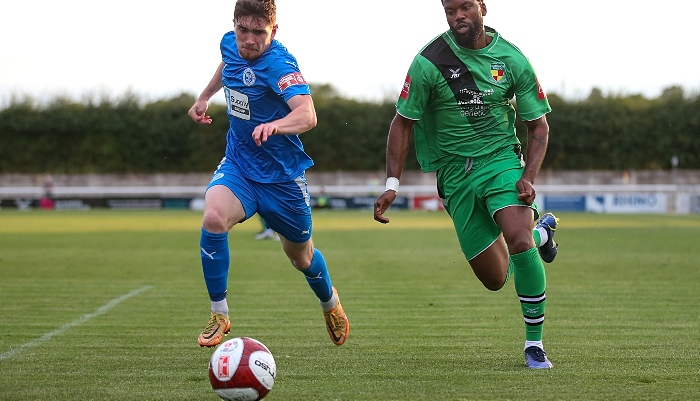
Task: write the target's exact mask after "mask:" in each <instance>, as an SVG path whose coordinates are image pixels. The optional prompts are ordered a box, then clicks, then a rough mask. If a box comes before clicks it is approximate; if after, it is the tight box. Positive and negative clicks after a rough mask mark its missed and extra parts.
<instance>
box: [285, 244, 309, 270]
mask: <svg viewBox="0 0 700 401" xmlns="http://www.w3.org/2000/svg"><path fill="white" fill-rule="evenodd" d="M284 251H285V252H284V253H285V254H286V255H287V258H289V261H290V262H292V265H293V266H294V267H295V268H296V269H297V270H299V271H304V270H306V269H308V268H309V267H311V263H312V262H313V258H314V248H313V247H303V248H301V249H300V248H296V247H294V248H292V249H289V248H285V249H284Z"/></svg>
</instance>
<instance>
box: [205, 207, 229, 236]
mask: <svg viewBox="0 0 700 401" xmlns="http://www.w3.org/2000/svg"><path fill="white" fill-rule="evenodd" d="M202 228H204V229H205V230H207V231H209V232H210V233H216V234H221V233H225V232H227V231H228V230H229V228H230V227H228V221H227V219H226V217H225V216H222V215H221V213H219V212H217V211H216V210H205V211H204V217H203V218H202Z"/></svg>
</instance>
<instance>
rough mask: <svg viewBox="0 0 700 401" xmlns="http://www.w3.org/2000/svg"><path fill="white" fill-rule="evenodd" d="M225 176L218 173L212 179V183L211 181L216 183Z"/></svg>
mask: <svg viewBox="0 0 700 401" xmlns="http://www.w3.org/2000/svg"><path fill="white" fill-rule="evenodd" d="M223 176H224V173H216V174H214V176H213V177H211V181H210V182H214V181H216V180H218V179H220V178H223Z"/></svg>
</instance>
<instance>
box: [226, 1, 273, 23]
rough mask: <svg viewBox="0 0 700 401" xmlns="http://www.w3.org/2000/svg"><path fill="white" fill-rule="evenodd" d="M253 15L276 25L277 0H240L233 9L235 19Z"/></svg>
mask: <svg viewBox="0 0 700 401" xmlns="http://www.w3.org/2000/svg"><path fill="white" fill-rule="evenodd" d="M246 17H252V18H254V19H260V20H265V21H267V22H268V23H269V24H270V25H272V26H274V25H275V24H276V23H277V6H276V5H275V0H238V1H236V7H235V8H234V9H233V21H234V22H236V21H238V20H240V19H241V18H246Z"/></svg>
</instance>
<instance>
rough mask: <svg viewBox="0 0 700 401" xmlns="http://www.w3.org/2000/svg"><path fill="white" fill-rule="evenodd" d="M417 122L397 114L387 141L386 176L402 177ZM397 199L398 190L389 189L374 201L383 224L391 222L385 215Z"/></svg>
mask: <svg viewBox="0 0 700 401" xmlns="http://www.w3.org/2000/svg"><path fill="white" fill-rule="evenodd" d="M415 123H416V122H415V121H414V120H409V119H408V118H406V117H404V116H402V115H400V114H398V113H397V114H396V116H394V119H393V120H392V121H391V126H390V127H389V137H388V138H387V142H386V176H387V178H388V177H396V178H401V172H402V171H403V166H404V163H406V156H407V154H408V145H409V143H410V140H411V132H412V131H413V125H414V124H415ZM394 200H396V192H395V191H392V190H387V191H385V192H384V193H383V194H381V195H380V196H379V198H377V200H376V202H374V219H375V220H376V221H378V222H380V223H382V224H386V223H388V222H389V219H388V218H386V217H384V212H386V211H387V209H389V206H391V204H392V203H394Z"/></svg>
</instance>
